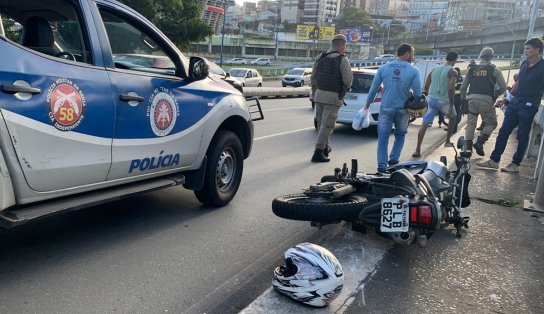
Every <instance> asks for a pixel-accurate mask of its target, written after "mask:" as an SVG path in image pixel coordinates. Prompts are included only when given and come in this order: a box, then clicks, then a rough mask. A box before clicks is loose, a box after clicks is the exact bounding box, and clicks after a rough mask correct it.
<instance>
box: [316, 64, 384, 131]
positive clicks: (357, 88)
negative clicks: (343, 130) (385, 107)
mask: <svg viewBox="0 0 544 314" xmlns="http://www.w3.org/2000/svg"><path fill="white" fill-rule="evenodd" d="M377 71H378V70H377V69H352V73H353V83H352V84H351V90H350V91H349V92H347V93H346V96H344V106H341V107H340V110H339V111H338V119H336V123H340V124H348V125H351V124H352V123H353V119H355V116H356V115H357V112H359V110H360V109H361V108H363V106H364V105H365V104H366V100H367V97H368V92H369V90H370V86H372V80H374V76H376V72H377ZM382 91H383V87H382V86H380V88H379V89H378V93H376V96H375V97H374V101H373V102H372V103H371V104H370V125H378V115H379V114H380V106H381V103H382ZM314 126H315V127H316V129H317V121H316V120H315V118H314Z"/></svg>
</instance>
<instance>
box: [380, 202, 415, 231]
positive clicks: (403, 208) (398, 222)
mask: <svg viewBox="0 0 544 314" xmlns="http://www.w3.org/2000/svg"><path fill="white" fill-rule="evenodd" d="M409 227H410V223H409V221H408V198H406V197H392V198H382V215H381V223H380V231H381V232H407V231H408V228H409Z"/></svg>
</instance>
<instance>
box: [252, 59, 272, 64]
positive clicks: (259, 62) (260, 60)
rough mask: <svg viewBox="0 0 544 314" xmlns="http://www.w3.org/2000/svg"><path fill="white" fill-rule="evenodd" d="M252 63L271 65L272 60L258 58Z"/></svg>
mask: <svg viewBox="0 0 544 314" xmlns="http://www.w3.org/2000/svg"><path fill="white" fill-rule="evenodd" d="M250 63H251V64H254V65H270V58H257V59H255V60H253V61H251V62H250Z"/></svg>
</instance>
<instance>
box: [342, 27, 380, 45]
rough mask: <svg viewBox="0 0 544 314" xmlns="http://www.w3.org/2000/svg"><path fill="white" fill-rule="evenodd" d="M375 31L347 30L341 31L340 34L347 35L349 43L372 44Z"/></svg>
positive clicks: (362, 29)
mask: <svg viewBox="0 0 544 314" xmlns="http://www.w3.org/2000/svg"><path fill="white" fill-rule="evenodd" d="M373 31H374V30H373V29H371V28H346V29H341V30H339V31H338V33H339V34H344V35H346V39H347V40H348V43H370V42H371V41H372V32H373Z"/></svg>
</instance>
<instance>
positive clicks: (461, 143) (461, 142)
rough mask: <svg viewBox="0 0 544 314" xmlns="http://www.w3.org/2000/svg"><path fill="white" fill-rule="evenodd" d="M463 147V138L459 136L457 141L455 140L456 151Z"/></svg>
mask: <svg viewBox="0 0 544 314" xmlns="http://www.w3.org/2000/svg"><path fill="white" fill-rule="evenodd" d="M464 145H465V137H464V136H460V137H459V138H458V139H457V148H458V149H463V146H464Z"/></svg>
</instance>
